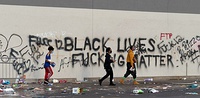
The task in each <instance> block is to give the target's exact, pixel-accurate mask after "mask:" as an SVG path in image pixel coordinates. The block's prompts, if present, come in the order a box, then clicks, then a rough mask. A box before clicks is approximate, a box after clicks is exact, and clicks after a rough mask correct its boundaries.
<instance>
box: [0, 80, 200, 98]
mask: <svg viewBox="0 0 200 98" xmlns="http://www.w3.org/2000/svg"><path fill="white" fill-rule="evenodd" d="M85 80H86V81H82V82H75V81H71V82H69V81H68V82H67V83H54V84H53V85H51V86H44V85H42V84H40V83H38V82H32V83H25V84H12V83H11V84H10V85H5V86H4V87H9V86H10V87H11V88H13V90H14V91H15V93H8V92H7V93H5V92H0V97H9V98H12V97H13V98H18V97H26V98H29V97H32V98H49V97H50V98H57V97H59V98H60V97H67V98H89V97H92V98H131V97H134V98H163V97H166V98H199V97H200V88H199V85H200V83H199V80H198V79H194V78H182V79H166V80H164V79H156V78H155V79H154V80H153V81H146V82H144V81H143V80H142V78H139V79H138V80H139V83H140V84H139V85H133V84H132V79H131V78H128V79H126V81H125V84H124V85H122V84H120V83H119V81H118V79H115V83H116V84H117V85H116V86H108V84H109V83H108V79H107V80H105V82H103V84H102V86H99V83H98V79H93V80H92V79H85ZM195 81H196V82H197V85H198V87H191V85H193V84H194V83H195ZM75 88H81V93H78V94H73V89H75ZM150 88H153V89H154V90H157V91H159V92H157V93H151V92H150V91H149V89H150ZM138 89H141V90H142V91H144V92H143V94H135V93H133V90H138ZM77 92H78V91H77Z"/></svg>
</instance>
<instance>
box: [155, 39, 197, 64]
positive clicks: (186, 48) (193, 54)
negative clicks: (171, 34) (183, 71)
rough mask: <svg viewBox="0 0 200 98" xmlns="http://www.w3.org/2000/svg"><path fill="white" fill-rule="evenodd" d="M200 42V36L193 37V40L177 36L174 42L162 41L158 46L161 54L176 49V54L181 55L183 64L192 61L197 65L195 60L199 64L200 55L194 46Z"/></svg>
mask: <svg viewBox="0 0 200 98" xmlns="http://www.w3.org/2000/svg"><path fill="white" fill-rule="evenodd" d="M198 41H200V36H195V37H192V38H191V40H186V39H185V38H183V37H181V36H180V35H178V36H176V37H175V38H174V39H173V40H170V41H167V42H165V41H162V42H160V43H159V44H158V45H157V48H158V49H159V51H160V53H161V54H162V53H166V52H169V51H171V50H172V49H173V48H175V50H176V51H174V53H178V54H179V55H180V59H179V60H178V61H181V64H183V63H184V62H185V61H187V60H190V61H191V62H193V63H195V60H196V61H197V62H198V58H199V57H200V54H199V53H198V52H199V50H198V49H194V48H193V46H194V45H195V44H197V42H198Z"/></svg>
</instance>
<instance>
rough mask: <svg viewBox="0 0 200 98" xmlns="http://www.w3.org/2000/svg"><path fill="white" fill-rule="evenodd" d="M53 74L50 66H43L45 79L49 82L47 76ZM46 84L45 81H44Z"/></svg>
mask: <svg viewBox="0 0 200 98" xmlns="http://www.w3.org/2000/svg"><path fill="white" fill-rule="evenodd" d="M52 75H53V71H52V69H51V67H47V68H45V81H46V82H49V78H50V77H51V76H52ZM46 84H47V83H46Z"/></svg>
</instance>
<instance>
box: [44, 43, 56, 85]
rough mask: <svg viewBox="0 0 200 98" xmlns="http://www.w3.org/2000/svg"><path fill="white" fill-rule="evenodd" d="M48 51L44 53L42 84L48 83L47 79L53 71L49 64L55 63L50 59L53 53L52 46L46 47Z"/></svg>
mask: <svg viewBox="0 0 200 98" xmlns="http://www.w3.org/2000/svg"><path fill="white" fill-rule="evenodd" d="M48 50H49V52H48V53H47V54H46V57H45V63H44V69H45V76H44V84H49V79H50V77H51V76H52V75H53V71H52V68H51V65H54V64H55V63H54V62H52V61H51V54H52V53H53V50H54V48H53V47H52V46H49V47H48Z"/></svg>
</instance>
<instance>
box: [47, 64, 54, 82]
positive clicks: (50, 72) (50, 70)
mask: <svg viewBox="0 0 200 98" xmlns="http://www.w3.org/2000/svg"><path fill="white" fill-rule="evenodd" d="M48 71H49V74H48V80H49V79H50V77H51V76H52V75H53V70H52V69H51V67H48Z"/></svg>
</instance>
